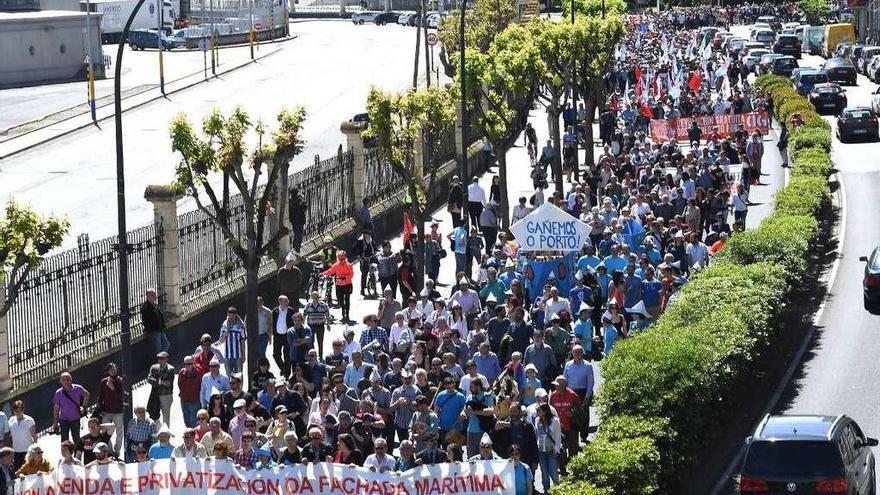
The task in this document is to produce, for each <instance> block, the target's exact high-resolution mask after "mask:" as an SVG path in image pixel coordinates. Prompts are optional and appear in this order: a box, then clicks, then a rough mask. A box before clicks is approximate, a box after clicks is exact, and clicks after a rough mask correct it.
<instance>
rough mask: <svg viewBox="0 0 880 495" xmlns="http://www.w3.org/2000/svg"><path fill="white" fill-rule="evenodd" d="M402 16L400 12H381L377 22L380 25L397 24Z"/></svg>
mask: <svg viewBox="0 0 880 495" xmlns="http://www.w3.org/2000/svg"><path fill="white" fill-rule="evenodd" d="M399 18H400V12H382V13H381V14H379V15H377V16H376V21H375V22H376V24H377V25H379V26H382V25H385V24H397V19H399Z"/></svg>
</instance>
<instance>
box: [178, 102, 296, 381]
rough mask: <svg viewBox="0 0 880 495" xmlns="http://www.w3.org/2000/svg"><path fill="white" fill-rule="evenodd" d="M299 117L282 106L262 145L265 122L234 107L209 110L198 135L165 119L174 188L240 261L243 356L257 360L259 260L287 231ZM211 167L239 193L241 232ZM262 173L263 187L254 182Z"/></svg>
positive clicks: (185, 122)
mask: <svg viewBox="0 0 880 495" xmlns="http://www.w3.org/2000/svg"><path fill="white" fill-rule="evenodd" d="M305 118H306V112H305V110H304V109H303V108H297V109H295V110H293V111H289V110H287V109H282V110H281V111H280V112H279V113H278V116H277V121H278V129H277V130H276V131H275V132H274V133H273V134H272V137H271V141H272V142H271V143H267V144H264V143H263V138H264V136H265V135H266V133H267V132H268V129H267V128H266V126H265V125H264V124H263V123H262V122H257V123H256V125H254V123H253V122H252V120H251V117H250V116H249V115H248V114H247V113H245V112H244V111H243V110H242V109H241V108H239V107H236V108H235V109H234V110H233V111H232V112H231V113H230V114H229V115H228V116H224V115H223V114H221V113H220V111H219V110H217V109H215V110H214V111H213V113H211V115H209V116H208V117H207V118H205V120H204V121H203V122H202V134H203V137H200V136H198V135H197V133H196V131H195V129H194V128H193V126H192V125H191V124H190V123H189V121H188V120H187V118H186V116H185V115H183V114H180V115H178V116H177V117H175V118H174V120H172V122H171V147H172V149H173V150H174V151H176V152H179V153H180V155H181V161H180V163H179V164H178V165H177V168H176V170H175V183H174V185H175V187H176V188H177V190H179V191H181V192H182V193H184V194H186V195H188V196H190V197H192V198H193V199H194V200H195V202H196V205H197V206H198V209H199V210H200V211H202V212H203V213H204V214H205V215H207V216H208V218H210V219H211V221H212V222H213V223H214V224H215V225H216V226H217V227H218V228H220V231H221V232H222V233H223V237H224V240H225V241H226V244H227V245H228V246H229V247H230V249H231V250H232V252H233V254H235V256H236V257H237V258H238V259H239V260H240V261H241V262H242V265H243V266H244V270H245V294H246V300H247V302H246V311H247V316H246V319H245V324H246V327H247V329H248V332H247V360H248V361H250V362H251V363H253V364H256V362H257V331H256V329H257V326H258V322H257V295H258V290H259V268H260V261H261V260H262V258H263V257H264V256H267V255H268V254H269V253H270V250H272V249H274V248H276V246H277V244H278V241H279V240H280V239H281V238H282V237H284V236H285V235H288V232H289V231H288V229H287V228H286V227H284V225H286V222H285V218H286V217H285V215H286V213H287V206H286V198H287V190H286V189H287V176H288V170H289V168H290V161H291V160H292V159H293V158H294V157H295V156H296V155H298V154H299V153H300V152H302V149H303V143H304V141H303V139H302V136H301V131H302V126H303V122H304V121H305ZM251 130H253V131H254V132H255V133H256V134H257V140H258V145H257V147H256V148H255V149H254V150H253V151H252V152H250V153H248V152H247V150H246V145H245V134H246V133H248V132H249V131H251ZM215 172H222V173H223V190H224V191H228V190H229V186H230V183H231V184H232V186H233V187H235V189H236V190H237V191H238V193H239V194H240V195H241V197H242V202H243V205H244V212H245V213H244V225H245V231H244V232H242V233H237V232H235V231H233V221H234V219H233V218H230V215H229V213H228V212H229V195H228V194H222V195H221V196H219V197H218V195H217V192H216V191H215V189H214V186H212V185H211V183H210V181H209V180H208V179H209V175H210V174H212V173H215ZM264 175H265V176H266V182H265V183H266V186H265V187H260V184H261V178H262V177H263V176H264ZM276 179H281V187H280V189H281V190H278V191H276V190H275V188H274V187H273V185H274V184H275V183H276ZM205 197H207V200H208V203H207V204H206V203H205V201H204V199H203V198H205ZM271 215H277V218H278V225H279V226H281V227H279V229H278V232H276V233H275V234H274V235H272V236H271V237H270V236H269V235H268V231H267V221H268V220H269V217H270V216H271Z"/></svg>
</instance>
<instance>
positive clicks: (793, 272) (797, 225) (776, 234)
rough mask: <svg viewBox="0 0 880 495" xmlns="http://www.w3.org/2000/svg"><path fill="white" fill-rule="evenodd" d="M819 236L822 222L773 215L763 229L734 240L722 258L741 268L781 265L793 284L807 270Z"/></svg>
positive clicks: (744, 233)
mask: <svg viewBox="0 0 880 495" xmlns="http://www.w3.org/2000/svg"><path fill="white" fill-rule="evenodd" d="M817 232H818V222H817V221H816V219H815V218H813V217H809V216H788V215H773V216H770V217H768V218H767V219H766V220H764V221H763V222H761V226H760V227H759V228H757V229H754V230H749V231H746V232H743V233H741V234H737V235H735V236H733V237H731V238H730V240H729V241H728V242H727V245H725V247H724V250H723V251H722V252H721V253H719V254H720V257H721V259H724V260H727V261H730V262H732V263H737V264H749V263H756V262H759V261H767V262H772V263H777V264H779V265H780V266H782V267H784V268H785V269H786V274H787V276H788V278H789V279H790V280H791V279H795V278H798V277H800V276H801V275H802V274H803V273H804V271H805V270H806V260H805V259H804V256H805V254H806V252H807V249H808V248H809V245H810V242H811V241H812V240H813V239H814V238H815V236H816V233H817Z"/></svg>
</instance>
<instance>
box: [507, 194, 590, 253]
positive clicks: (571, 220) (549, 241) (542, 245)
mask: <svg viewBox="0 0 880 495" xmlns="http://www.w3.org/2000/svg"><path fill="white" fill-rule="evenodd" d="M510 232H511V233H512V234H513V236H514V237H516V240H517V242H519V246H520V251H562V252H568V251H578V250H580V249H581V248H582V247H583V245H584V243H585V242H587V240H588V239H589V238H590V237H589V236H590V228H589V227H587V225H586V224H585V223H584V222H581V221H580V220H578V219H577V218H575V217H573V216H571V215H569V214H568V213H566V212H565V211H564V210H562V209H560V208H559V207H557V206H556V205H553V204H551V203H544V204H542V205H541V206H539V207H538V208H537V209H535V211H533V212H531V213H529V214H528V215H527V216H526V217H525V218H523V219H522V220H520V221H519V222H516V223H515V224H513V225H511V226H510Z"/></svg>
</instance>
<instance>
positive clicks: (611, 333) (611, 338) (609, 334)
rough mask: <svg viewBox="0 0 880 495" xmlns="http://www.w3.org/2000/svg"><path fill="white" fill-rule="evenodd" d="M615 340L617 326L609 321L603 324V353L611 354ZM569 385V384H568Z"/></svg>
mask: <svg viewBox="0 0 880 495" xmlns="http://www.w3.org/2000/svg"><path fill="white" fill-rule="evenodd" d="M616 341H617V327H615V326H614V325H612V324H610V323H606V324H605V349H604V351H605V355H606V356H607V355H609V354H611V348H612V347H614V342H616ZM568 386H569V387H571V384H569V385H568Z"/></svg>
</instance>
